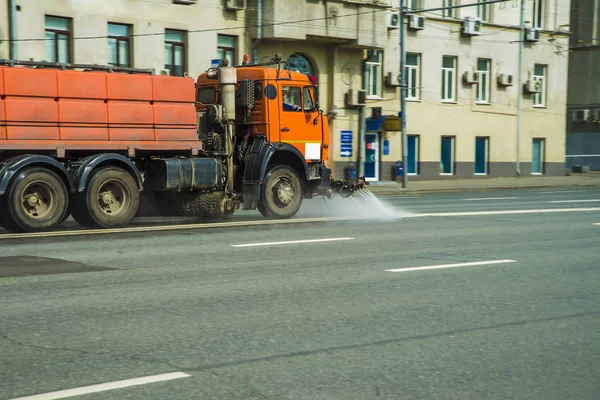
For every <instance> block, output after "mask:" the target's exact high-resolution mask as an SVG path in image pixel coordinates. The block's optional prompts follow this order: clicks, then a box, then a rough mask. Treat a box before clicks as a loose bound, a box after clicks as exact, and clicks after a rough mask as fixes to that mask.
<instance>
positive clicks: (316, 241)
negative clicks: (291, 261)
mask: <svg viewBox="0 0 600 400" xmlns="http://www.w3.org/2000/svg"><path fill="white" fill-rule="evenodd" d="M342 240H354V238H328V239H307V240H290V241H287V242H262V243H245V244H232V245H231V247H255V246H277V245H281V244H300V243H319V242H339V241H342Z"/></svg>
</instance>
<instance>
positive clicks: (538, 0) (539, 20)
mask: <svg viewBox="0 0 600 400" xmlns="http://www.w3.org/2000/svg"><path fill="white" fill-rule="evenodd" d="M544 9H545V7H544V0H533V8H532V13H533V18H532V24H531V26H532V27H534V28H539V29H543V28H544V22H545V21H544Z"/></svg>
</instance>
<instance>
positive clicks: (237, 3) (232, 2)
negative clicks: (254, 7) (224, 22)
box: [224, 0, 246, 11]
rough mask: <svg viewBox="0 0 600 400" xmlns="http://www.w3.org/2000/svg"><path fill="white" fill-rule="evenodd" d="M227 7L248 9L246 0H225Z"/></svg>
mask: <svg viewBox="0 0 600 400" xmlns="http://www.w3.org/2000/svg"><path fill="white" fill-rule="evenodd" d="M224 1H225V9H227V10H232V11H238V10H245V9H246V0H224Z"/></svg>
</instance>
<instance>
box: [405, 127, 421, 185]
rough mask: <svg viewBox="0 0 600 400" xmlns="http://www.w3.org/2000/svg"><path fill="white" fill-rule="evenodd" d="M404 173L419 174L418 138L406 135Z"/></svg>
mask: <svg viewBox="0 0 600 400" xmlns="http://www.w3.org/2000/svg"><path fill="white" fill-rule="evenodd" d="M406 141H407V149H406V150H407V154H406V163H407V165H406V173H407V174H409V175H418V174H419V136H418V135H406Z"/></svg>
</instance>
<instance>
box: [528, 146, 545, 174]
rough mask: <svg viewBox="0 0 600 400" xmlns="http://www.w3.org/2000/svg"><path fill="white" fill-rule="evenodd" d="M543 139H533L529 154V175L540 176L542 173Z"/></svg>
mask: <svg viewBox="0 0 600 400" xmlns="http://www.w3.org/2000/svg"><path fill="white" fill-rule="evenodd" d="M544 142H545V140H544V139H539V138H534V139H533V146H532V150H533V151H532V154H531V173H532V174H533V175H541V174H543V173H544V147H545V146H544V145H545V143H544Z"/></svg>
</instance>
